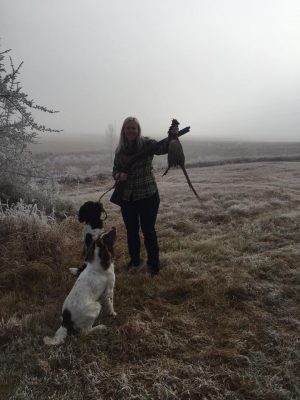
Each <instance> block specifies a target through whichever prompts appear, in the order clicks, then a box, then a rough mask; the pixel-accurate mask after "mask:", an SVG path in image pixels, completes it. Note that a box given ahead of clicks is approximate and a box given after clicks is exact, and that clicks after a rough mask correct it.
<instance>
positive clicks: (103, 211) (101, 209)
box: [96, 202, 107, 221]
mask: <svg viewBox="0 0 300 400" xmlns="http://www.w3.org/2000/svg"><path fill="white" fill-rule="evenodd" d="M96 204H97V207H98V210H99V218H100V219H101V221H105V220H106V218H107V213H106V211H105V209H104V207H103V204H102V203H101V202H98V203H96ZM102 213H103V214H104V218H101V214H102Z"/></svg>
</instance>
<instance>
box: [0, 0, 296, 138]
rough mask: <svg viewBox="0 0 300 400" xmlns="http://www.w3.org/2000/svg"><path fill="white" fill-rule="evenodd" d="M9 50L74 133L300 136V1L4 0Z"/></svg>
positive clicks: (2, 26) (51, 121)
mask: <svg viewBox="0 0 300 400" xmlns="http://www.w3.org/2000/svg"><path fill="white" fill-rule="evenodd" d="M0 7H1V8H0V37H1V49H2V50H6V49H12V51H11V56H12V58H13V60H14V62H15V64H18V63H19V62H20V61H24V65H23V67H22V70H21V77H20V80H21V82H22V84H23V88H24V90H25V91H26V92H27V93H28V94H29V97H31V98H33V99H34V100H35V101H36V102H37V103H39V104H41V105H45V106H48V107H49V108H53V109H56V110H59V111H60V113H59V114H57V115H54V116H53V115H52V116H48V115H45V114H43V113H42V114H39V122H46V123H47V124H48V125H49V126H51V127H53V128H59V129H63V130H64V135H67V134H70V135H71V134H72V135H78V134H84V133H87V134H101V133H103V132H104V131H105V129H106V127H107V125H108V124H110V123H112V124H114V126H115V129H116V131H117V134H119V130H120V126H121V123H122V121H123V119H124V118H125V117H127V116H129V115H133V116H136V117H137V118H138V119H139V120H140V122H141V125H142V128H143V132H144V134H145V135H150V136H153V137H164V136H165V133H166V131H167V129H168V126H169V124H170V121H171V118H177V119H178V120H179V121H180V122H181V127H184V126H187V125H190V126H191V132H190V133H189V135H190V137H191V138H195V137H198V138H202V139H209V138H212V139H215V138H224V139H238V140H274V141H275V140H279V141H299V140H300V129H299V128H300V1H299V0H110V1H108V0H0Z"/></svg>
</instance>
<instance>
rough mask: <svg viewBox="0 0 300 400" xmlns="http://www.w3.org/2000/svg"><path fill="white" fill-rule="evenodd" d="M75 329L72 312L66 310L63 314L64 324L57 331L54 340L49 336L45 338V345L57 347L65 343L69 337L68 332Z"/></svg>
mask: <svg viewBox="0 0 300 400" xmlns="http://www.w3.org/2000/svg"><path fill="white" fill-rule="evenodd" d="M69 329H73V322H72V316H71V312H70V311H69V310H68V309H67V308H66V309H64V311H63V313H62V324H61V327H60V328H58V329H57V331H56V333H55V335H54V337H53V338H50V337H49V336H45V337H44V339H43V340H44V343H45V344H46V345H47V346H57V345H58V344H61V343H63V342H64V341H65V338H66V337H67V335H68V330H69Z"/></svg>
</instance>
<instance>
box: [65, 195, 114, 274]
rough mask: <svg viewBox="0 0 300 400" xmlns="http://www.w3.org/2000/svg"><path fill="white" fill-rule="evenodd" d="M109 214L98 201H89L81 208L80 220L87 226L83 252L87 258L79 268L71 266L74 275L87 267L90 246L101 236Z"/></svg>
mask: <svg viewBox="0 0 300 400" xmlns="http://www.w3.org/2000/svg"><path fill="white" fill-rule="evenodd" d="M102 213H103V214H105V217H104V218H103V219H101V215H102ZM106 217H107V214H106V211H105V210H104V208H103V205H102V203H100V202H98V201H87V202H85V203H84V204H83V205H82V206H81V207H80V209H79V212H78V220H79V222H81V223H85V224H86V227H85V230H84V232H83V243H84V244H83V250H82V254H83V257H84V259H85V261H84V262H83V264H82V265H81V266H80V267H79V268H69V270H70V272H71V274H72V275H75V276H76V277H78V276H79V275H80V274H81V272H82V271H83V270H84V269H85V267H86V265H87V262H86V256H87V253H88V250H89V247H90V246H91V245H92V243H93V241H94V240H95V239H96V237H97V236H99V235H100V234H101V233H102V232H104V229H103V221H104V220H105V219H106Z"/></svg>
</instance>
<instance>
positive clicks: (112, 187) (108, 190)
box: [98, 181, 118, 203]
mask: <svg viewBox="0 0 300 400" xmlns="http://www.w3.org/2000/svg"><path fill="white" fill-rule="evenodd" d="M117 183H118V181H115V183H114V184H113V186H111V187H110V188H109V189H107V190H106V191H105V192H104V193H103V194H101V196H100V197H99V200H98V202H99V203H101V201H100V200H101V199H102V197H103V196H105V195H106V193H108V192H110V191H111V190H113V189H114V188H115V187H116V185H117Z"/></svg>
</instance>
